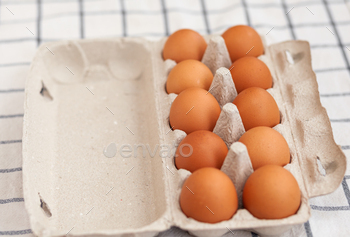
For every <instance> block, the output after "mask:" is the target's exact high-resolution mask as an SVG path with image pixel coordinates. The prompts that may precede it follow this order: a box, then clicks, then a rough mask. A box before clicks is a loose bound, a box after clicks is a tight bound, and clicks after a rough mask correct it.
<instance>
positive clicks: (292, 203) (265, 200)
mask: <svg viewBox="0 0 350 237" xmlns="http://www.w3.org/2000/svg"><path fill="white" fill-rule="evenodd" d="M300 202H301V195H300V189H299V186H298V183H297V181H296V180H295V178H294V176H293V175H292V174H291V173H290V172H289V171H288V170H286V169H284V168H283V167H281V166H277V165H266V166H263V167H261V168H259V169H257V170H256V171H255V172H254V173H253V174H252V175H251V176H249V178H248V179H247V182H246V183H245V186H244V189H243V205H244V207H245V208H246V209H247V210H248V211H249V212H250V213H251V214H252V215H253V216H255V217H257V218H259V219H281V218H285V217H288V216H291V215H294V214H296V213H297V211H298V209H299V206H300Z"/></svg>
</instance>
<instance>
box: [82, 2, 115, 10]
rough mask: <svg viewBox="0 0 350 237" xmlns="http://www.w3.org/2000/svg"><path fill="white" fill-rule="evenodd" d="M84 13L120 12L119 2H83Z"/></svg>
mask: <svg viewBox="0 0 350 237" xmlns="http://www.w3.org/2000/svg"><path fill="white" fill-rule="evenodd" d="M83 6H84V12H111V11H117V12H119V11H120V8H121V5H120V1H115V0H101V1H84V4H83Z"/></svg>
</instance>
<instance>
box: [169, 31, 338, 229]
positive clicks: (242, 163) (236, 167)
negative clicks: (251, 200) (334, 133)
mask: <svg viewBox="0 0 350 237" xmlns="http://www.w3.org/2000/svg"><path fill="white" fill-rule="evenodd" d="M284 44H285V45H283V46H284V47H286V46H289V47H287V48H288V49H289V48H290V46H292V48H293V49H295V48H296V49H297V47H299V46H304V47H302V49H303V50H306V52H309V48H308V44H307V43H306V42H286V43H284ZM291 44H292V45H291ZM279 45H282V44H279ZM271 49H274V48H273V46H271V47H269V48H265V54H264V55H262V56H260V57H259V59H260V60H262V61H263V62H265V64H266V65H267V66H268V67H269V69H270V71H271V74H272V77H273V87H272V88H270V89H268V90H267V91H268V92H269V93H270V94H271V95H272V96H273V97H274V99H275V101H276V103H277V105H278V108H279V110H280V115H281V122H280V124H278V125H276V126H275V127H274V129H275V130H276V131H278V132H279V133H281V134H282V135H283V136H284V138H285V139H286V141H287V143H288V145H289V148H290V153H291V162H290V164H287V165H286V166H285V167H284V168H286V169H287V170H289V171H290V172H291V173H292V174H293V176H294V177H295V178H296V180H297V182H298V184H299V187H300V191H301V205H300V208H299V210H298V212H297V213H296V214H295V215H293V216H290V217H288V218H284V219H279V220H260V219H257V218H255V217H254V216H252V215H251V214H250V213H249V212H248V211H247V210H245V209H243V205H242V191H243V187H244V184H245V182H246V180H247V178H248V177H249V176H250V175H251V174H252V173H253V168H252V164H251V161H250V158H249V155H248V152H247V149H246V147H245V145H244V144H242V143H240V142H237V140H238V139H239V138H240V136H241V135H242V134H243V133H244V132H245V130H244V127H243V124H242V121H241V118H240V115H239V112H238V110H237V107H236V106H235V105H234V104H232V101H233V100H234V98H235V97H236V96H237V92H236V90H235V86H234V83H233V80H232V77H231V74H230V73H229V69H227V68H230V66H231V61H230V59H229V55H228V52H227V49H226V46H225V44H224V41H223V39H222V38H221V37H220V36H213V37H212V38H209V44H208V48H207V50H206V52H205V54H204V57H203V60H202V62H203V63H205V64H206V65H207V66H208V67H209V68H210V69H211V71H212V72H215V73H214V79H213V82H212V85H211V87H210V89H209V91H210V93H211V94H213V95H214V97H215V98H216V99H217V101H218V102H219V105H220V107H221V108H222V111H221V114H220V117H219V119H218V121H217V124H216V126H215V128H214V131H213V132H214V133H216V134H217V135H219V136H220V137H221V138H222V139H223V140H224V141H225V143H226V145H227V146H228V147H229V152H228V155H227V157H226V159H225V161H224V164H223V166H222V168H221V170H222V171H223V172H225V173H226V174H227V175H228V176H229V177H230V178H231V180H232V181H233V183H234V184H235V187H236V190H237V194H238V200H239V210H238V211H237V213H236V214H235V215H234V216H233V217H232V218H231V220H228V221H223V222H220V223H217V224H207V223H201V222H198V221H196V220H193V219H192V218H187V217H186V216H185V215H184V214H183V213H182V211H181V208H180V205H179V196H180V193H181V188H182V184H183V182H184V181H185V179H186V178H187V177H188V176H189V175H190V172H189V171H186V170H183V169H180V170H178V173H179V176H180V178H177V179H174V181H173V187H174V188H175V189H176V188H177V192H176V195H174V196H173V205H174V208H175V210H174V216H175V224H176V225H177V226H179V227H181V228H183V229H186V230H188V231H189V232H190V233H191V234H194V235H197V236H212V235H214V234H215V235H217V236H218V235H221V234H224V233H226V232H228V229H227V228H229V229H230V230H235V229H248V230H252V231H254V232H256V233H259V234H260V235H277V234H281V233H283V232H285V231H287V230H288V229H290V228H291V227H292V226H293V225H296V224H301V223H304V222H306V221H307V220H308V218H309V217H310V207H309V206H308V198H309V194H308V192H307V190H306V187H305V183H304V182H305V180H304V179H303V176H302V171H305V169H301V167H300V161H299V159H298V148H297V147H296V146H295V142H294V139H293V131H294V129H296V130H299V128H298V127H296V128H295V127H293V125H291V123H290V122H289V120H288V118H289V119H293V116H294V114H293V112H294V111H293V110H291V113H290V114H289V115H288V113H287V111H286V110H287V109H288V108H286V107H285V103H286V102H285V101H284V100H285V99H284V98H283V97H282V93H283V92H282V89H281V87H283V86H285V85H284V81H283V79H282V78H278V77H279V75H278V73H279V69H280V70H281V69H282V70H284V68H285V67H292V66H291V65H290V61H289V60H288V59H287V57H288V54H289V53H290V52H289V51H286V50H285V51H284V52H283V51H282V52H278V53H279V55H281V54H283V53H285V57H286V58H280V59H279V60H280V61H279V62H278V63H279V68H276V66H275V65H274V64H276V63H275V62H274V61H273V60H274V58H273V55H271V53H272V52H273V51H272V50H271ZM296 55H298V58H299V59H300V53H297V54H296ZM280 57H281V56H280ZM282 57H283V56H282ZM307 59H310V58H307V57H306V58H305V59H304V62H301V64H299V67H298V68H294V70H292V71H293V72H294V74H295V73H298V70H300V65H302V63H305V64H306V65H302V66H301V67H302V68H304V67H305V66H308V67H309V68H310V70H311V65H310V62H311V59H310V61H309V62H305V61H307ZM282 60H284V63H281V61H282ZM169 61H170V62H171V60H166V62H165V67H166V71H167V72H169V71H170V70H171V68H172V67H173V66H175V65H176V63H175V62H172V63H170V62H169ZM282 62H283V61H282ZM311 71H312V70H311ZM293 77H294V75H293ZM163 80H165V82H166V75H165V76H164V77H163ZM313 80H315V78H313ZM165 82H164V83H165ZM316 86H317V85H316ZM297 88H298V86H297V85H294V84H293V86H291V85H290V84H288V85H287V91H289V90H297ZM314 88H315V87H312V88H309V90H314ZM316 88H317V87H316ZM291 95H292V97H295V95H293V93H289V94H287V95H286V96H287V97H289V96H291ZM165 97H166V95H165ZM175 98H176V95H174V94H171V95H169V104H171V103H172V101H173V100H174V99H175ZM287 99H290V98H287ZM318 106H320V104H318ZM169 110H170V108H169ZM167 114H169V113H167ZM165 116H166V115H165ZM301 116H303V115H301ZM322 116H326V114H322ZM167 119H168V117H166V120H167ZM315 125H316V124H315ZM175 131H177V130H175ZM297 132H299V131H297ZM177 135H178V137H177V141H178V143H177V144H179V143H180V141H181V140H182V138H184V136H185V133H184V132H182V133H181V132H175V136H177ZM337 153H338V154H342V152H341V150H340V149H339V148H337ZM299 157H300V156H299ZM310 159H312V158H310ZM339 162H342V161H341V160H339ZM169 165H170V164H169ZM171 165H172V166H173V167H174V168H176V167H175V165H174V163H173V162H172V163H171ZM339 169H342V168H340V167H339ZM343 172H344V170H343ZM332 178H333V180H335V177H332ZM337 182H339V180H338V181H337ZM338 185H339V183H338ZM243 223H244V224H243ZM252 226H254V227H253V228H252ZM278 226H279V227H278Z"/></svg>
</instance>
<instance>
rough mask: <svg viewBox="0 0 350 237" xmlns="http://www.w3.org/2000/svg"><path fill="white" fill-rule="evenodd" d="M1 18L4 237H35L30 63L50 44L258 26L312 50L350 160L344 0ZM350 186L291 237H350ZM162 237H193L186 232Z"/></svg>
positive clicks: (1, 4)
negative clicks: (25, 172)
mask: <svg viewBox="0 0 350 237" xmlns="http://www.w3.org/2000/svg"><path fill="white" fill-rule="evenodd" d="M0 9H1V13H0V235H22V236H31V235H33V234H32V232H31V230H30V225H29V222H28V217H27V213H26V211H25V209H24V202H25V200H24V199H23V190H22V144H21V142H22V141H21V139H22V122H23V102H24V101H23V100H24V82H25V78H26V74H27V72H28V70H29V65H30V62H31V60H32V58H33V56H34V54H35V51H36V49H37V47H38V46H39V45H40V44H41V43H43V42H48V41H57V40H63V39H79V38H96V37H124V36H140V37H148V38H151V39H158V38H160V37H163V36H166V35H169V34H171V33H172V32H174V31H176V30H178V29H180V28H191V29H194V30H196V31H198V32H199V33H201V34H212V33H219V34H221V33H222V32H223V31H225V30H226V29H227V28H228V27H230V26H232V25H236V24H248V25H251V26H253V27H254V28H255V29H256V30H257V31H258V32H259V33H260V34H261V35H265V37H266V40H267V43H268V44H271V43H276V42H281V41H284V40H290V39H302V40H307V41H309V42H310V44H311V50H312V65H313V69H314V71H315V72H316V75H317V81H318V85H319V91H320V96H321V102H322V104H323V106H324V107H325V108H326V109H327V112H328V116H329V118H330V120H331V124H332V128H333V133H334V137H335V140H336V142H337V143H338V144H340V145H341V146H342V149H343V151H344V153H345V154H346V155H347V157H348V158H349V157H350V64H349V61H350V5H349V3H347V2H346V1H344V0H332V1H331V0H328V1H327V0H264V1H261V0H242V1H241V0H231V1H229V0H190V1H189V0H187V1H186V0H176V1H175V0H173V1H171V0H145V1H141V0H101V1H99V0H46V1H45V0H0ZM348 163H350V161H349V162H348ZM349 181H350V169H349V168H347V172H346V175H345V177H344V179H343V182H342V184H341V185H340V187H339V188H338V189H337V190H336V191H335V192H334V193H332V194H330V195H326V196H323V197H317V198H313V199H311V200H310V204H311V208H312V217H311V219H310V220H309V221H308V222H307V223H305V224H304V225H300V226H297V227H295V228H293V229H292V230H291V231H289V232H288V233H286V234H285V235H284V236H349V235H350V190H349V184H350V183H349ZM160 235H161V236H168V235H171V236H175V235H176V236H188V234H187V233H186V232H184V231H182V230H180V229H178V228H172V229H171V230H168V231H166V232H164V233H162V234H160ZM230 235H232V233H227V234H226V236H230ZM252 235H253V236H256V234H254V233H250V232H243V231H235V236H252Z"/></svg>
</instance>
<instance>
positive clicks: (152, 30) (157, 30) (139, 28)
mask: <svg viewBox="0 0 350 237" xmlns="http://www.w3.org/2000/svg"><path fill="white" fill-rule="evenodd" d="M126 26H127V30H126V32H127V34H128V35H129V36H152V35H158V36H163V35H165V27H164V18H163V14H161V13H159V14H153V15H144V14H142V15H140V14H137V13H134V14H127V15H126Z"/></svg>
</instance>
